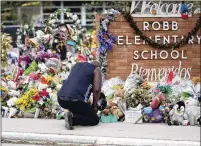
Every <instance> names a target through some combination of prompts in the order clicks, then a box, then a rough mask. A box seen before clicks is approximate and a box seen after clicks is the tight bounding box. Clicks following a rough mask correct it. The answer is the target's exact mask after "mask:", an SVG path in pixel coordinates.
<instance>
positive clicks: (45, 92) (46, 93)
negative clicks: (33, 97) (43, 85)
mask: <svg viewBox="0 0 201 146" xmlns="http://www.w3.org/2000/svg"><path fill="white" fill-rule="evenodd" d="M39 95H40V96H48V95H49V93H48V92H47V91H46V90H42V91H40V92H39Z"/></svg>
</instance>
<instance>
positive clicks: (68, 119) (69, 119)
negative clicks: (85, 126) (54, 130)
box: [64, 111, 74, 130]
mask: <svg viewBox="0 0 201 146" xmlns="http://www.w3.org/2000/svg"><path fill="white" fill-rule="evenodd" d="M64 118H65V127H66V129H68V130H73V129H74V127H73V114H72V113H71V112H70V111H68V112H66V113H65V114H64Z"/></svg>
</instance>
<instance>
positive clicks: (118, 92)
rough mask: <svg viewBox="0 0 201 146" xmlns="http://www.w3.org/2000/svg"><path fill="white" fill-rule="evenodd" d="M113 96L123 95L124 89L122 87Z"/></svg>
mask: <svg viewBox="0 0 201 146" xmlns="http://www.w3.org/2000/svg"><path fill="white" fill-rule="evenodd" d="M115 96H116V97H124V90H123V89H119V90H117V91H116V92H115Z"/></svg>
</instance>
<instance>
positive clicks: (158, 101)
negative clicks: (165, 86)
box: [150, 93, 166, 110]
mask: <svg viewBox="0 0 201 146" xmlns="http://www.w3.org/2000/svg"><path fill="white" fill-rule="evenodd" d="M165 100H166V98H165V95H164V94H163V93H159V95H158V96H157V97H156V98H154V99H153V101H152V103H151V105H150V106H151V108H152V110H155V109H157V108H158V107H159V106H160V105H161V104H162V103H163V102H164V101H165Z"/></svg>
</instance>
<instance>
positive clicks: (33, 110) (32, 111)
mask: <svg viewBox="0 0 201 146" xmlns="http://www.w3.org/2000/svg"><path fill="white" fill-rule="evenodd" d="M26 111H27V112H28V113H31V114H34V113H35V112H36V107H33V108H30V109H28V110H26Z"/></svg>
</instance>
